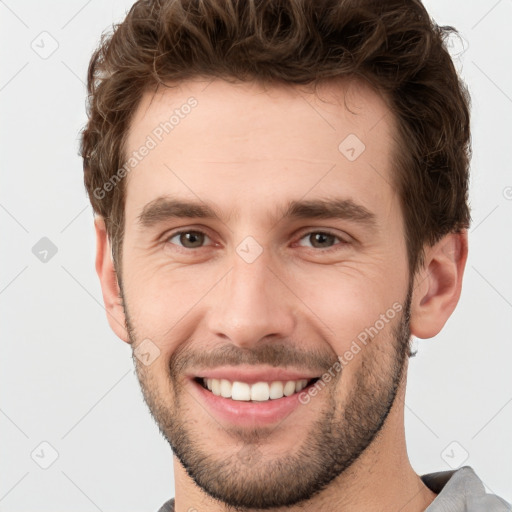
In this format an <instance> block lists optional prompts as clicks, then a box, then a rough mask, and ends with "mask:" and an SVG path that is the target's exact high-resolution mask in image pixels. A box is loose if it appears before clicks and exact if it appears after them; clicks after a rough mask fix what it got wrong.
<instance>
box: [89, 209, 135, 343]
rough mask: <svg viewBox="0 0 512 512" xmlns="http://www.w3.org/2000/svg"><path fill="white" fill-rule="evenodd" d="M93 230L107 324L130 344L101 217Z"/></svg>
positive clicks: (109, 248)
mask: <svg viewBox="0 0 512 512" xmlns="http://www.w3.org/2000/svg"><path fill="white" fill-rule="evenodd" d="M94 229H95V231H96V273H97V274H98V277H99V279H100V284H101V291H102V295H103V302H104V304H105V310H106V312H107V319H108V323H109V324H110V327H111V328H112V330H113V331H114V332H115V334H116V335H117V336H118V337H119V338H121V339H122V340H123V341H125V342H127V343H130V337H129V336H128V331H127V329H126V317H125V313H124V307H123V304H122V300H121V293H120V289H119V284H118V281H117V273H116V270H115V267H114V259H113V257H112V249H111V245H110V241H109V239H108V235H107V230H106V227H105V220H104V219H103V217H101V216H96V217H95V219H94Z"/></svg>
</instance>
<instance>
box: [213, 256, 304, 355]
mask: <svg viewBox="0 0 512 512" xmlns="http://www.w3.org/2000/svg"><path fill="white" fill-rule="evenodd" d="M232 263H233V264H232V267H231V270H230V272H229V273H228V274H227V275H226V276H225V278H224V279H223V280H222V282H221V283H219V286H218V287H217V290H216V293H215V294H214V296H212V298H211V299H212V300H213V301H214V303H213V305H212V307H211V308H210V311H209V313H210V315H209V321H208V328H209V332H210V333H211V334H212V335H213V336H217V337H221V338H223V339H224V341H226V340H229V341H230V342H231V343H233V344H234V345H238V346H240V347H245V348H250V347H251V346H253V345H254V344H257V343H258V342H259V341H260V340H262V339H263V338H265V337H267V336H277V337H283V336H284V337H290V336H291V335H292V333H293V330H294V328H295V322H296V319H295V315H294V310H296V307H295V308H294V295H293V293H292V292H291V291H290V290H289V289H288V288H287V286H286V285H285V284H284V281H285V279H284V278H283V276H282V275H279V271H278V270H275V269H274V268H273V267H275V266H274V265H272V266H271V262H270V261H269V258H267V256H266V255H265V251H264V252H263V253H262V254H261V255H260V256H259V257H258V258H257V259H256V260H255V261H253V262H252V263H248V262H246V261H244V259H243V258H241V257H240V256H239V255H238V254H234V257H233V260H232ZM295 306H296V305H295Z"/></svg>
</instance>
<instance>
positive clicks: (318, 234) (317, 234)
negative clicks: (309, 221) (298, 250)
mask: <svg viewBox="0 0 512 512" xmlns="http://www.w3.org/2000/svg"><path fill="white" fill-rule="evenodd" d="M300 240H307V241H309V245H305V247H312V248H314V249H325V250H329V249H331V248H335V246H336V245H337V244H336V241H339V242H341V244H338V245H344V244H346V243H347V242H345V241H344V240H342V239H341V238H340V237H339V236H337V235H334V234H332V233H329V232H326V231H310V232H309V233H306V234H305V235H304V236H302V237H301V239H300ZM300 245H302V246H303V247H304V245H303V244H300Z"/></svg>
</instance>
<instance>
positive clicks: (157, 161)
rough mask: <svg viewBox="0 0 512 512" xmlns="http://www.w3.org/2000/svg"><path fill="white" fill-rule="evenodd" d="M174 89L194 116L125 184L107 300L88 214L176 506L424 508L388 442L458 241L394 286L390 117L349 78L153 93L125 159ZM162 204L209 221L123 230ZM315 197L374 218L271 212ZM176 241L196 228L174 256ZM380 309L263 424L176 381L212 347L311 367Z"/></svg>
mask: <svg viewBox="0 0 512 512" xmlns="http://www.w3.org/2000/svg"><path fill="white" fill-rule="evenodd" d="M190 96H194V97H195V98H196V99H197V101H198V105H197V107H195V108H194V109H193V110H192V111H191V113H190V114H189V115H188V116H186V117H185V118H184V119H182V120H181V121H180V123H179V124H178V125H177V126H175V128H174V129H173V130H172V132H171V133H169V134H168V135H167V136H166V137H164V138H163V140H162V141H161V142H160V143H159V144H158V145H157V146H156V147H155V148H154V149H152V150H151V151H150V152H149V154H148V155H147V156H146V157H145V158H144V159H143V160H142V161H141V162H140V163H138V165H137V166H136V167H135V168H134V169H133V170H132V171H131V172H130V173H129V174H128V176H127V177H126V178H125V179H126V180H127V183H126V191H127V193H126V203H125V239H124V244H123V260H122V268H121V269H117V271H119V272H120V273H121V276H122V289H120V286H119V282H118V279H117V273H116V268H115V267H114V264H113V262H112V258H111V247H110V244H109V240H108V237H107V234H106V231H105V225H104V221H103V219H102V218H101V217H97V218H96V221H95V228H96V235H97V255H96V270H97V273H98V276H99V278H100V281H101V286H102V292H103V298H104V302H105V307H106V311H107V317H108V320H109V323H110V325H111V327H112V329H113V330H114V332H115V333H116V334H117V336H118V337H119V338H120V339H122V340H124V341H125V342H127V343H131V344H132V347H133V348H134V350H135V349H136V347H137V346H139V344H140V343H141V342H142V341H143V340H145V339H150V340H151V343H153V344H154V346H156V347H157V348H158V350H159V356H158V357H157V358H156V359H155V360H154V362H152V363H151V364H150V365H149V366H146V365H144V364H142V363H141V362H140V361H139V360H138V359H137V358H134V362H135V364H136V368H137V374H138V377H139V380H140V383H141V387H142V390H143V393H144V397H145V399H146V402H147V403H148V406H149V408H150V410H151V413H152V414H153V416H154V417H155V419H156V420H157V423H158V425H159V427H160V429H161V431H162V433H163V434H164V435H165V436H166V437H167V439H168V440H169V442H170V443H171V445H172V446H173V449H174V452H175V456H174V471H175V497H176V510H177V512H185V511H187V510H189V509H190V508H193V509H196V510H198V511H201V512H210V511H212V512H213V511H231V510H256V509H257V508H258V507H259V508H266V509H268V510H276V511H277V510H279V511H280V510H283V511H284V510H287V511H289V512H294V511H298V510H324V511H338V512H340V511H348V510H350V511H351V512H358V511H363V510H364V511H368V510H372V511H385V510H401V511H402V512H412V511H421V510H425V508H426V507H427V506H428V505H429V504H430V503H431V502H432V501H433V499H434V498H435V494H434V493H432V492H431V491H430V490H429V489H428V488H427V487H426V486H425V485H424V484H423V483H422V482H421V480H420V478H419V476H418V475H417V474H416V473H415V472H414V470H413V468H412V467H411V464H410V462H409V459H408V456H407V450H406V444H405V432H404V398H405V386H406V372H407V361H408V358H407V356H406V353H407V349H408V347H407V342H408V340H409V337H410V335H413V336H416V337H418V338H430V337H433V336H435V335H436V334H437V333H438V332H439V331H440V330H441V329H442V327H443V326H444V324H445V322H446V321H447V319H448V318H449V317H450V315H451V313H452V312H453V310H454V309H455V306H456V304H457V302H458V299H459V296H460V291H461V286H462V277H463V272H464V267H465V263H466V258H467V233H466V232H462V233H458V234H455V233H451V234H448V235H446V236H445V237H443V238H442V239H441V240H440V241H439V242H438V243H437V244H435V245H434V246H432V247H426V253H425V264H424V266H423V267H422V268H421V269H419V270H418V272H417V273H416V274H415V275H414V276H410V275H409V270H408V264H407V252H406V245H405V239H404V222H403V213H402V211H401V208H400V203H399V197H398V195H397V192H396V190H395V187H394V185H393V183H394V181H393V174H392V151H393V147H394V142H393V133H394V130H395V129H396V128H395V125H394V118H393V115H392V114H391V112H390V111H389V109H388V107H387V105H386V103H385V102H384V101H383V99H382V98H381V97H380V96H378V95H377V94H376V93H375V92H374V91H373V90H372V89H370V88H369V87H368V86H367V85H365V84H364V83H361V82H359V83H356V82H336V83H325V84H323V85H322V87H321V88H320V89H319V90H318V91H317V92H314V91H312V90H306V89H305V88H299V87H297V86H287V87H284V86H272V87H267V88H266V89H265V90H264V89H262V88H261V86H259V85H257V84H255V83H243V84H241V83H237V84H230V83H227V82H225V81H222V80H213V81H211V82H204V81H199V80H196V81H187V82H185V83H181V84H179V86H178V87H175V88H165V89H164V88H160V89H159V90H158V91H157V93H156V94H155V95H154V96H153V94H152V93H147V94H146V95H144V96H143V98H142V100H141V103H140V105H139V107H138V109H137V111H136V112H135V114H134V117H133V119H132V123H131V127H130V131H129V135H128V139H127V143H126V148H125V149H126V152H127V154H130V153H131V152H132V151H134V150H136V149H137V148H139V147H140V146H141V145H142V144H144V141H145V140H146V138H147V136H148V134H150V133H152V130H154V128H155V127H156V126H158V125H159V123H160V122H162V121H164V120H165V119H167V118H168V117H169V115H170V113H171V112H172V110H174V109H175V108H179V107H180V105H183V104H184V103H185V102H186V101H187V98H189V97H190ZM347 106H348V107H350V110H349V109H348V108H347ZM351 133H353V134H356V135H357V137H358V138H359V139H360V140H361V141H363V142H364V144H365V146H366V149H365V150H364V152H363V153H362V154H361V155H360V156H359V157H358V158H357V159H356V160H354V161H352V162H351V161H349V160H348V159H347V158H345V156H344V155H343V154H341V152H340V151H339V150H338V146H339V144H340V142H341V141H342V140H343V139H345V137H346V136H347V135H348V134H351ZM370 164H371V165H370ZM166 194H167V195H172V196H173V197H178V198H180V199H184V200H195V201H198V200H199V201H203V202H205V203H208V204H210V205H213V206H215V207H216V208H217V210H218V212H219V217H218V218H216V219H197V218H190V219H168V220H165V221H163V222H161V223H158V224H157V225H154V226H152V227H150V228H143V227H141V226H140V224H139V223H138V216H139V215H140V214H141V212H142V211H143V208H144V207H145V206H146V205H147V204H148V203H150V202H151V201H153V200H154V199H155V198H157V197H159V196H162V195H166ZM334 196H335V197H343V198H350V199H352V200H353V201H354V202H356V203H358V204H360V205H363V206H364V207H365V208H367V209H368V210H370V211H371V212H373V213H374V215H375V220H376V223H375V226H374V227H373V228H370V227H368V226H366V225H363V224H361V223H358V222H355V221H353V220H348V219H344V218H329V219H295V220H290V219H285V218H283V217H282V215H281V214H280V212H282V211H283V209H284V207H285V205H286V204H287V202H288V201H290V200H300V199H318V198H332V197H334ZM179 230H183V231H187V230H188V231H197V230H200V231H202V232H204V233H205V234H206V235H207V237H205V238H204V239H203V238H200V240H201V243H199V244H198V245H195V246H193V247H192V246H191V245H190V246H189V248H187V247H186V246H184V245H183V244H184V243H185V244H186V243H187V240H186V239H185V240H183V237H182V238H180V237H179V236H177V237H176V236H174V234H175V233H176V231H179ZM326 230H327V231H328V232H330V233H332V234H334V235H335V237H334V238H328V239H327V240H325V239H324V240H321V242H320V243H318V242H316V238H315V236H314V233H318V232H325V231H326ZM171 235H172V238H171ZM247 236H251V237H253V238H254V239H255V240H256V241H257V243H258V244H259V246H260V247H261V249H262V252H261V254H260V255H259V257H258V258H257V259H256V260H255V261H253V262H252V263H248V262H247V261H245V260H244V259H243V258H242V257H240V255H239V254H238V253H237V251H236V248H237V246H238V245H239V244H240V243H241V242H242V240H244V239H245V238H246V237H247ZM336 237H339V238H336ZM196 240H197V239H196ZM180 244H181V245H180ZM190 247H192V248H190ZM328 249H331V250H330V251H329V252H326V250H328ZM409 289H410V291H411V296H410V304H409V307H407V306H408V305H407V301H406V298H407V292H408V290H409ZM121 296H122V297H121ZM121 298H122V300H121ZM395 303H398V304H400V305H401V307H402V311H401V313H400V314H397V315H396V316H395V317H394V318H393V319H392V320H389V322H387V323H385V325H384V327H383V328H382V329H381V330H379V332H378V334H377V335H376V336H375V337H374V338H373V339H372V340H371V342H370V343H368V344H367V345H365V346H363V347H362V350H361V351H360V352H358V353H357V354H356V355H355V356H354V357H353V359H352V360H351V361H350V362H348V363H347V364H346V365H345V366H344V367H343V369H342V371H341V373H339V374H337V376H336V378H334V379H332V380H331V381H330V382H329V383H328V384H327V385H326V387H325V389H324V390H322V391H320V392H319V393H318V394H317V395H316V396H315V397H314V398H313V399H311V401H310V402H309V403H308V404H307V405H304V406H301V407H299V408H297V409H295V410H294V411H292V412H291V414H289V416H287V417H286V418H284V419H283V420H282V421H280V422H279V423H278V424H276V425H273V426H272V427H271V428H268V427H265V428H263V427H261V428H260V427H258V425H253V427H254V428H249V427H234V426H233V425H229V424H226V423H225V422H223V421H220V420H219V419H218V418H215V417H214V416H212V414H210V413H209V411H207V410H206V409H205V408H204V407H202V405H201V404H200V403H198V401H197V400H196V399H194V396H193V394H192V393H191V392H190V391H191V390H190V387H189V386H190V382H189V381H188V380H187V379H186V378H185V373H186V372H190V371H193V370H194V368H199V367H200V364H199V363H200V357H202V358H203V359H202V361H203V362H204V360H205V359H206V360H207V361H211V362H212V364H213V363H216V362H219V361H222V358H221V356H219V354H221V350H222V349H225V348H226V347H230V348H231V349H232V352H231V353H232V357H231V358H230V359H229V361H230V363H231V364H236V362H242V361H244V362H251V363H253V364H255V365H257V366H258V367H261V368H268V367H269V365H268V363H269V362H270V361H271V362H272V363H275V365H277V366H282V367H285V366H288V367H289V365H288V363H287V361H289V360H290V359H289V356H290V355H293V356H294V358H295V360H296V361H297V364H299V363H300V364H302V365H304V367H308V365H309V367H310V368H311V372H312V373H314V374H320V373H321V370H322V368H323V369H327V368H329V365H330V364H332V363H333V362H334V361H336V357H337V356H339V355H343V354H344V353H345V352H346V351H347V350H348V349H349V348H350V346H351V343H352V341H353V340H354V339H356V338H357V336H358V334H360V333H361V332H362V331H364V329H365V328H366V327H368V326H371V325H374V324H375V323H376V321H377V320H378V319H379V318H381V316H380V315H382V314H383V313H385V312H386V311H387V310H388V309H389V308H390V307H392V305H393V304H395ZM406 311H408V312H409V314H410V317H409V318H408V317H407V315H406ZM265 350H266V352H265V354H266V355H265V359H263V357H264V351H265ZM315 356H316V359H315V358H314V357H315ZM263 361H266V363H267V364H262V362H263ZM313 361H314V363H313ZM348 412H350V413H351V414H348ZM363 427H364V428H363ZM368 432H369V433H368ZM178 434H179V436H178ZM336 447H338V449H337V450H335V448H336ZM340 447H341V448H340ZM185 466H187V468H185ZM205 468H206V470H205V471H202V470H204V469H205ZM326 468H330V469H328V470H327V469H326ZM333 473H335V474H333ZM319 474H321V476H322V478H323V481H322V482H320V481H318V475H319ZM295 482H300V486H298V485H295ZM277 484H282V485H277ZM269 489H270V490H269ZM283 489H284V490H283ZM300 489H302V495H300V496H299V494H300ZM304 489H306V491H304ZM271 491H272V492H271ZM304 493H305V494H304ZM272 500H274V501H272ZM235 505H237V506H235Z"/></svg>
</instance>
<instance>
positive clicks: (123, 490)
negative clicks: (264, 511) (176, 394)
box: [0, 0, 512, 512]
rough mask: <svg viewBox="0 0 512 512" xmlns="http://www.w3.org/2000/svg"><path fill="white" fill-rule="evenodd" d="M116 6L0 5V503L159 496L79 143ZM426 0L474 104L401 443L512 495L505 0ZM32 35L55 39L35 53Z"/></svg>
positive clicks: (12, 507) (167, 463)
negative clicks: (105, 285)
mask: <svg viewBox="0 0 512 512" xmlns="http://www.w3.org/2000/svg"><path fill="white" fill-rule="evenodd" d="M130 5H131V1H130V0H125V1H121V0H115V1H114V0H109V1H105V0H101V1H100V0H89V1H88V2H85V1H83V0H73V1H67V2H57V1H56V0H52V1H47V2H35V1H26V2H15V1H14V0H6V1H5V2H3V1H2V2H0V23H1V26H0V38H1V42H0V48H1V52H2V53H1V70H0V108H1V112H0V120H1V122H0V127H1V134H0V144H1V152H0V155H1V160H0V162H1V185H0V227H1V232H2V244H1V250H2V265H1V267H0V308H1V315H2V316H1V319H2V320H1V336H2V339H1V356H0V365H1V370H0V379H1V381H0V391H1V403H0V432H1V448H0V450H1V458H0V471H1V473H0V510H1V511H9V512H19V511H28V510H30V511H40V512H43V511H51V512H54V511H55V510H69V511H76V512H86V511H98V510H99V511H103V512H107V511H108V512H114V511H124V510H137V511H143V510H145V511H148V512H149V511H153V510H157V509H158V507H159V506H160V505H161V504H162V503H163V502H164V501H165V500H167V499H168V498H169V497H171V496H173V495H174V487H173V474H172V453H171V450H170V448H169V446H168V444H167V443H166V442H165V441H164V439H163V438H162V437H161V436H160V434H159V433H158V429H157V427H156V425H155V424H154V422H153V420H152V419H151V417H150V415H149V412H148V411H147V409H146V406H145V404H144V403H143V400H142V395H141V392H140V390H139V386H138V382H137V380H136V377H135V375H134V372H133V367H132V362H131V355H130V347H129V346H128V345H127V344H125V343H123V342H121V341H120V340H118V339H117V338H116V337H115V335H114V334H113V333H112V332H111V330H110V328H109V326H108V324H107V320H106V315H105V311H104V309H103V303H102V297H101V292H100V286H99V282H98V279H97V276H96V274H95V271H94V250H95V239H94V236H93V219H92V210H91V207H90V205H89V203H88V200H87V197H86V194H85V189H84V186H83V181H82V161H81V159H80V158H79V157H78V138H79V131H80V129H81V128H82V126H83V125H84V123H85V121H86V117H85V85H84V82H85V77H86V71H87V65H88V61H89V57H90V55H91V53H92V51H93V49H94V48H95V46H96V45H97V43H98V41H99V37H100V34H101V33H102V32H103V31H104V30H106V29H109V27H110V26H111V25H112V23H114V22H118V21H121V20H122V18H123V17H124V13H125V11H126V10H127V9H128V8H129V6H130ZM426 7H427V9H428V10H429V12H430V13H431V15H432V16H433V17H434V19H435V20H436V21H437V22H438V23H439V24H448V25H453V26H455V27H456V28H457V29H458V30H459V31H460V32H461V35H462V36H463V38H464V39H465V43H464V44H465V47H466V48H467V49H466V50H465V51H464V46H463V45H461V44H460V42H457V41H455V45H454V46H453V50H452V51H453V53H454V54H459V57H458V59H457V66H458V68H460V69H461V70H462V76H463V78H464V79H465V81H466V82H467V83H468V85H469V88H470V92H471V94H472V101H473V107H472V130H473V131H472V133H473V151H474V156H473V160H472V183H471V205H472V217H473V225H472V228H471V231H470V256H469V260H468V263H467V267H466V274H465V279H464V286H463V293H462V298H461V300H460V303H459V306H458V308H457V310H456V312H455V313H454V315H453V316H452V318H451V319H450V320H449V321H448V323H447V325H446V327H445V329H444V330H443V331H442V333H441V334H439V335H438V336H437V337H436V338H434V339H431V340H418V341H417V343H418V349H419V351H418V355H417V356H416V358H414V359H412V360H411V365H410V370H409V384H408V394H407V400H406V411H405V414H406V432H407V441H408V448H409V455H410V458H411V461H412V464H413V467H414V468H415V470H416V472H417V473H419V474H423V473H426V472H433V471H440V470H445V469H450V465H449V464H448V462H447V461H449V462H450V464H452V465H453V466H457V465H458V464H460V463H463V464H468V465H471V466H472V467H473V468H474V469H475V471H476V472H477V474H478V475H479V476H480V477H481V478H482V480H483V481H484V483H485V484H486V486H487V488H488V490H489V491H492V492H494V493H496V494H499V495H502V496H503V497H504V498H505V499H507V500H508V501H512V485H511V482H512V464H510V461H511V460H512V442H511V432H512V379H511V372H510V367H511V365H510V361H511V360H512V336H511V330H512V266H511V263H512V257H511V255H512V200H511V199H512V188H511V187H512V173H511V171H510V168H511V167H510V166H511V164H510V161H511V156H512V155H511V150H510V148H511V145H512V140H511V135H512V129H511V121H512V71H511V62H512V36H511V31H510V22H511V21H512V0H500V1H496V0H491V1H484V0H482V1H479V2H476V1H472V2H468V1H467V0H456V1H454V0H451V1H450V2H446V1H445V0H429V1H427V2H426ZM42 32H47V33H48V34H49V35H48V34H43V35H41V33H42ZM41 38H45V39H44V48H45V50H44V51H49V49H51V48H52V44H54V45H55V44H58V48H57V49H56V51H55V52H54V53H53V54H52V55H51V56H49V57H48V58H46V59H43V58H41V57H40V56H39V55H38V54H37V53H36V51H34V49H33V48H32V47H31V45H34V46H35V45H37V44H38V45H39V47H40V48H41V47H42V45H43V44H42V43H41ZM52 39H53V40H55V41H56V43H55V42H52ZM33 41H35V42H34V43H32V42H33ZM39 51H43V49H42V48H41V49H40V50H39ZM42 237H48V238H49V239H50V240H51V241H52V242H53V244H55V246H56V248H57V249H58V252H57V253H56V254H55V256H53V257H52V258H51V259H50V260H49V261H48V262H47V263H43V262H41V261H40V260H39V259H38V258H36V256H35V255H34V254H33V252H32V248H33V247H34V245H35V244H36V243H37V242H38V241H39V240H40V239H41V238H42ZM44 441H45V442H48V443H50V445H51V446H52V447H53V449H55V450H56V451H57V452H58V459H57V460H56V461H55V462H54V463H53V464H52V465H51V466H50V467H49V468H48V469H42V468H41V467H39V465H38V464H36V462H35V461H34V460H33V459H32V458H31V453H32V452H33V451H34V450H36V451H35V454H39V458H37V456H36V455H34V458H35V459H36V460H38V461H39V462H40V463H44V460H43V459H45V458H46V462H50V458H49V457H51V449H50V448H48V447H46V448H45V445H43V446H42V447H41V446H40V443H41V442H44ZM454 441H455V444H452V443H453V442H454ZM43 453H44V455H43ZM465 457H467V460H463V459H464V458H465Z"/></svg>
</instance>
